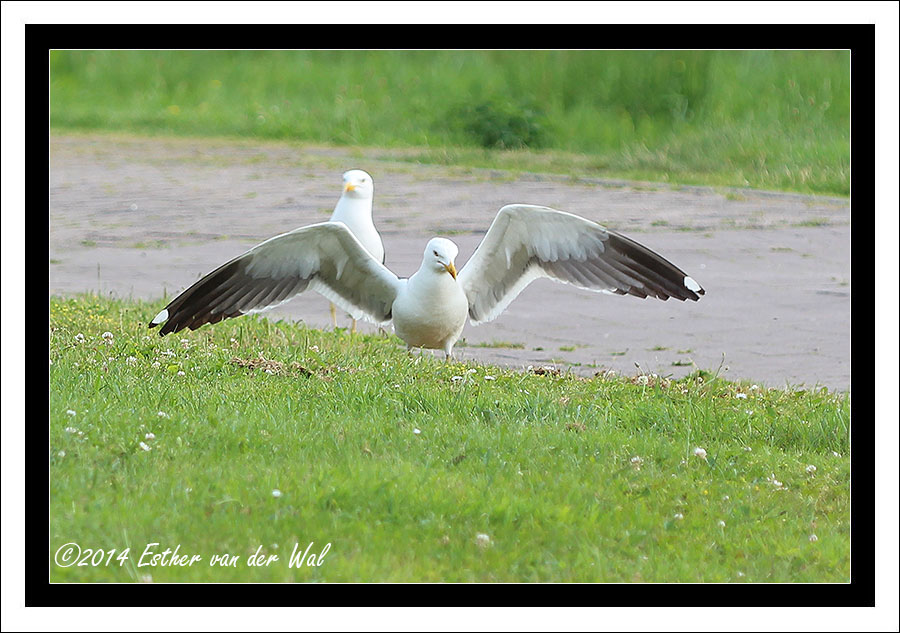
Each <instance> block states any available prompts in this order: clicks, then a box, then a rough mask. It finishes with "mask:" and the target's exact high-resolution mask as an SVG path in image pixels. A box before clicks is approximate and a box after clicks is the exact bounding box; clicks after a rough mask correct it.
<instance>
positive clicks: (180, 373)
mask: <svg viewBox="0 0 900 633" xmlns="http://www.w3.org/2000/svg"><path fill="white" fill-rule="evenodd" d="M177 375H178V376H184V375H185V373H184V372H183V371H179V372H178V374H177Z"/></svg>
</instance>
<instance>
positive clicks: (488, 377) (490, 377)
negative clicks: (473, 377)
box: [484, 376, 497, 380]
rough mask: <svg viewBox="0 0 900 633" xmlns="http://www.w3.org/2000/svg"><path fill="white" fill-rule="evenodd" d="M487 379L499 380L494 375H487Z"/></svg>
mask: <svg viewBox="0 0 900 633" xmlns="http://www.w3.org/2000/svg"><path fill="white" fill-rule="evenodd" d="M484 379H485V380H497V379H496V378H495V377H494V376H485V377H484Z"/></svg>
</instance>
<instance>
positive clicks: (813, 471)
mask: <svg viewBox="0 0 900 633" xmlns="http://www.w3.org/2000/svg"><path fill="white" fill-rule="evenodd" d="M817 470H818V468H816V467H815V466H813V465H812V464H809V465H808V466H807V467H806V472H807V474H810V475H815V474H816V471H817Z"/></svg>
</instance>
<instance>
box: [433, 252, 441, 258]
mask: <svg viewBox="0 0 900 633" xmlns="http://www.w3.org/2000/svg"><path fill="white" fill-rule="evenodd" d="M431 252H432V253H434V256H435V257H440V255H438V252H437V251H431Z"/></svg>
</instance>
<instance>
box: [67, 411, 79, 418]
mask: <svg viewBox="0 0 900 633" xmlns="http://www.w3.org/2000/svg"><path fill="white" fill-rule="evenodd" d="M66 415H71V416H72V417H75V416H76V415H77V414H76V413H75V412H74V411H73V410H72V409H66Z"/></svg>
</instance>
